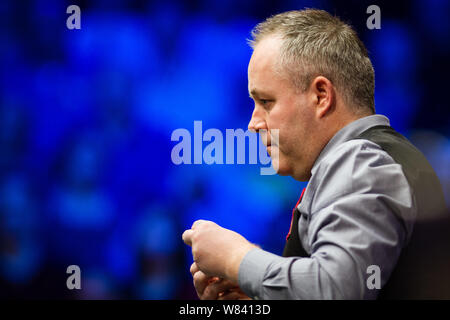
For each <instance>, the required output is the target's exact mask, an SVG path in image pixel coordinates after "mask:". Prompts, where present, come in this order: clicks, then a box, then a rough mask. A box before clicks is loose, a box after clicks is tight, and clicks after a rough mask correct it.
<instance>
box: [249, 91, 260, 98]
mask: <svg viewBox="0 0 450 320" xmlns="http://www.w3.org/2000/svg"><path fill="white" fill-rule="evenodd" d="M259 95H260V94H259V92H258V90H256V89H252V90H251V91H250V92H249V96H250V98H254V97H259Z"/></svg>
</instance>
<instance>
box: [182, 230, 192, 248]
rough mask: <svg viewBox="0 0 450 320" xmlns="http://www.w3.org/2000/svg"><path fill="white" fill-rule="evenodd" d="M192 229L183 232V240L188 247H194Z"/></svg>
mask: <svg viewBox="0 0 450 320" xmlns="http://www.w3.org/2000/svg"><path fill="white" fill-rule="evenodd" d="M193 232H194V231H193V230H192V229H188V230H186V231H184V232H183V235H182V236H181V237H182V238H183V241H184V243H186V244H187V245H188V246H190V247H192V234H193Z"/></svg>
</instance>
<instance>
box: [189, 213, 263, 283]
mask: <svg viewBox="0 0 450 320" xmlns="http://www.w3.org/2000/svg"><path fill="white" fill-rule="evenodd" d="M183 241H184V242H185V243H186V244H187V245H189V246H191V247H192V256H193V258H194V261H195V263H196V264H197V266H198V268H199V270H201V271H202V272H203V273H204V274H205V275H207V276H216V277H219V278H224V279H228V280H230V281H231V282H232V283H237V280H238V272H239V265H240V263H241V261H242V259H243V258H244V256H245V254H246V253H247V252H248V251H250V250H251V249H253V248H255V247H256V246H255V245H254V244H251V243H250V242H248V241H247V240H246V239H245V238H244V237H242V236H241V235H240V234H238V233H236V232H234V231H231V230H228V229H225V228H222V227H220V226H218V225H217V224H215V223H214V222H212V221H205V220H197V221H195V222H194V224H193V225H192V227H191V229H188V230H186V231H185V232H184V233H183Z"/></svg>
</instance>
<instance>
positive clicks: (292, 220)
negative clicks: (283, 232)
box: [286, 188, 306, 241]
mask: <svg viewBox="0 0 450 320" xmlns="http://www.w3.org/2000/svg"><path fill="white" fill-rule="evenodd" d="M305 190H306V188H303V190H302V194H301V195H300V198H298V201H297V203H296V204H295V207H294V209H292V218H291V226H290V227H289V233H288V234H287V236H286V241H287V240H288V239H289V236H290V235H291V231H292V223H293V222H294V212H295V208H297V207H298V205H299V204H300V202H301V201H302V198H303V194H304V193H305Z"/></svg>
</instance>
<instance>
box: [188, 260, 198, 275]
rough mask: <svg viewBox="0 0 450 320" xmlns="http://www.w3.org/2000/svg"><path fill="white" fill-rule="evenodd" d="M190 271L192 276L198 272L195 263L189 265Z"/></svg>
mask: <svg viewBox="0 0 450 320" xmlns="http://www.w3.org/2000/svg"><path fill="white" fill-rule="evenodd" d="M189 270H190V271H191V275H192V276H194V274H195V273H196V272H197V271H199V270H200V269H199V268H198V266H197V263H195V261H194V262H193V263H192V264H191V268H190V269H189Z"/></svg>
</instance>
